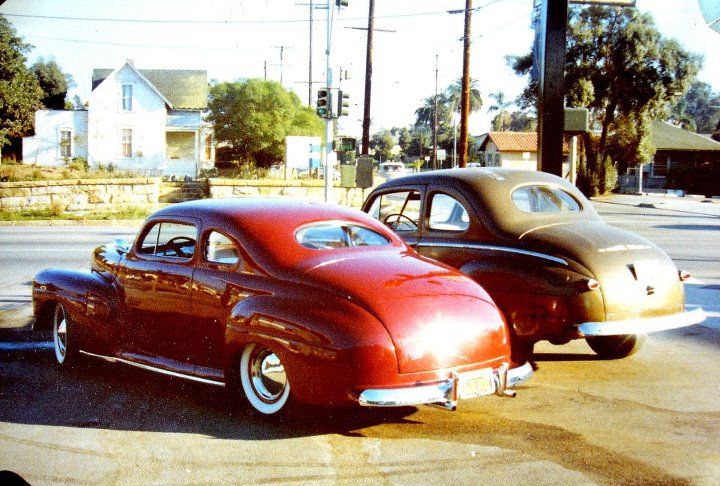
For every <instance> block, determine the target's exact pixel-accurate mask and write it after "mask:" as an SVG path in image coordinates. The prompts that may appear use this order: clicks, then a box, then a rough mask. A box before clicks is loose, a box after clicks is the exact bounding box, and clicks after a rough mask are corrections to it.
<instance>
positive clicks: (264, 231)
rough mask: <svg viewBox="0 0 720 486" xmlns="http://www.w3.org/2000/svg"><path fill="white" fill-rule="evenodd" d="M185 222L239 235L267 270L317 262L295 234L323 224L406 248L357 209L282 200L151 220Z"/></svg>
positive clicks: (229, 203)
mask: <svg viewBox="0 0 720 486" xmlns="http://www.w3.org/2000/svg"><path fill="white" fill-rule="evenodd" d="M171 217H184V218H196V219H200V220H202V221H203V227H205V228H207V227H215V228H218V229H223V230H225V231H228V232H230V233H236V235H235V236H236V237H237V236H240V237H241V241H242V242H243V244H244V245H245V246H246V250H247V251H248V252H249V253H250V254H251V255H252V256H253V258H254V259H256V260H257V263H259V264H261V265H262V266H263V267H265V268H266V270H270V269H271V268H273V267H278V266H280V267H293V266H295V265H297V263H298V260H302V259H303V258H311V257H317V256H318V251H317V250H312V249H309V248H306V247H304V246H302V245H301V244H300V243H298V242H297V241H296V240H295V232H296V231H297V230H298V229H299V228H300V227H302V226H305V225H308V224H313V223H317V222H322V221H343V222H348V223H356V224H360V225H362V226H365V227H368V228H371V229H373V230H375V231H376V232H378V233H380V234H382V235H384V236H386V237H387V238H388V239H389V240H390V241H391V242H393V244H394V245H395V246H398V245H400V246H404V243H403V242H402V240H400V239H399V238H398V237H397V236H396V235H395V234H394V233H393V232H391V231H390V230H388V229H387V227H385V225H383V224H381V223H379V222H378V221H377V220H375V219H374V218H371V217H370V216H368V215H367V214H365V213H363V212H362V211H359V210H357V209H353V208H348V207H343V206H337V205H331V204H326V203H315V202H308V201H301V200H295V199H286V198H285V199H283V198H227V199H198V200H194V201H186V202H182V203H178V204H172V205H170V206H166V207H164V208H161V209H159V210H157V211H155V212H154V213H153V214H152V215H151V218H171Z"/></svg>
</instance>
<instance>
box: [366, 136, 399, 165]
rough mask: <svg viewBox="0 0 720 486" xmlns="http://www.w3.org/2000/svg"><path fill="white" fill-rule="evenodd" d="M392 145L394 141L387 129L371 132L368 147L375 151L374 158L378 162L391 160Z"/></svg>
mask: <svg viewBox="0 0 720 486" xmlns="http://www.w3.org/2000/svg"><path fill="white" fill-rule="evenodd" d="M394 146H395V141H394V140H393V138H392V135H391V134H390V131H389V130H383V131H381V132H378V133H375V134H373V136H372V139H371V140H370V148H371V149H372V150H373V151H374V153H375V160H377V161H379V162H384V161H387V160H392V157H393V153H392V149H393V147H394Z"/></svg>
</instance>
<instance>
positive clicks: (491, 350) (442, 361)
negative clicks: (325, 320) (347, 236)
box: [304, 247, 509, 373]
mask: <svg viewBox="0 0 720 486" xmlns="http://www.w3.org/2000/svg"><path fill="white" fill-rule="evenodd" d="M397 252H399V253H401V258H398V255H397V254H396V253H395V252H394V251H390V250H388V249H387V247H385V248H383V250H382V251H377V250H372V249H361V250H359V249H354V250H351V251H347V252H339V253H338V255H337V258H335V259H332V260H328V259H323V260H322V261H319V262H317V263H316V264H309V265H307V266H306V267H305V268H304V278H306V279H307V278H308V277H309V278H310V279H312V280H313V281H314V282H316V283H318V284H321V285H323V286H326V287H328V286H329V287H333V288H334V289H335V290H336V291H339V292H342V293H343V294H345V295H347V296H348V297H349V298H350V299H352V300H354V301H356V302H358V303H359V304H360V305H361V306H363V307H364V308H366V309H367V310H369V311H370V312H371V313H373V314H374V315H375V316H376V317H377V319H378V320H379V321H380V322H381V323H382V324H383V325H384V326H385V328H386V329H387V331H388V333H389V335H390V337H391V339H392V340H393V342H394V344H395V348H396V354H397V359H398V367H399V372H400V373H413V372H418V371H429V370H437V369H443V368H450V367H460V366H465V365H471V364H476V363H488V364H487V366H497V365H498V364H499V363H500V362H502V361H509V341H508V336H507V330H506V326H505V323H504V321H503V318H502V316H501V315H500V313H499V311H498V310H497V307H496V306H495V304H494V302H493V301H492V299H491V298H490V296H488V294H487V293H486V292H485V291H484V290H483V289H482V287H480V286H479V285H478V284H477V283H475V282H474V281H472V280H471V279H469V278H467V277H465V276H464V275H462V274H461V273H459V272H458V271H456V270H454V269H451V268H450V267H445V266H440V265H438V264H437V263H435V262H432V261H430V260H427V259H425V258H423V257H420V256H418V255H417V254H415V253H414V252H407V251H404V250H400V249H398V250H397ZM366 282H367V283H366Z"/></svg>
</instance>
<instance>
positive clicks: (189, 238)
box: [138, 221, 197, 258]
mask: <svg viewBox="0 0 720 486" xmlns="http://www.w3.org/2000/svg"><path fill="white" fill-rule="evenodd" d="M196 234H197V231H196V229H195V226H193V225H192V224H188V223H172V222H168V221H163V222H159V223H155V224H154V225H153V226H152V228H150V230H149V231H148V232H147V233H146V234H145V237H144V238H143V239H142V241H141V242H140V244H139V245H138V252H139V253H141V254H144V255H155V256H166V257H174V258H192V256H193V254H194V253H195V236H196Z"/></svg>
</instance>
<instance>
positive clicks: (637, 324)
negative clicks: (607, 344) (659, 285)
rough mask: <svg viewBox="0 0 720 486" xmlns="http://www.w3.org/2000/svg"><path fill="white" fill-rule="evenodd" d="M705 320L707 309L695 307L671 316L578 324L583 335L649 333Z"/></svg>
mask: <svg viewBox="0 0 720 486" xmlns="http://www.w3.org/2000/svg"><path fill="white" fill-rule="evenodd" d="M704 320H705V311H703V310H702V309H695V310H692V311H688V312H680V313H678V314H672V315H669V316H659V317H640V318H637V319H627V320H624V321H605V322H584V323H582V324H580V326H578V331H579V333H580V336H581V337H585V336H617V335H620V334H647V333H650V332H658V331H667V330H669V329H677V328H680V327H687V326H692V325H693V324H698V323H700V322H702V321H704Z"/></svg>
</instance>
